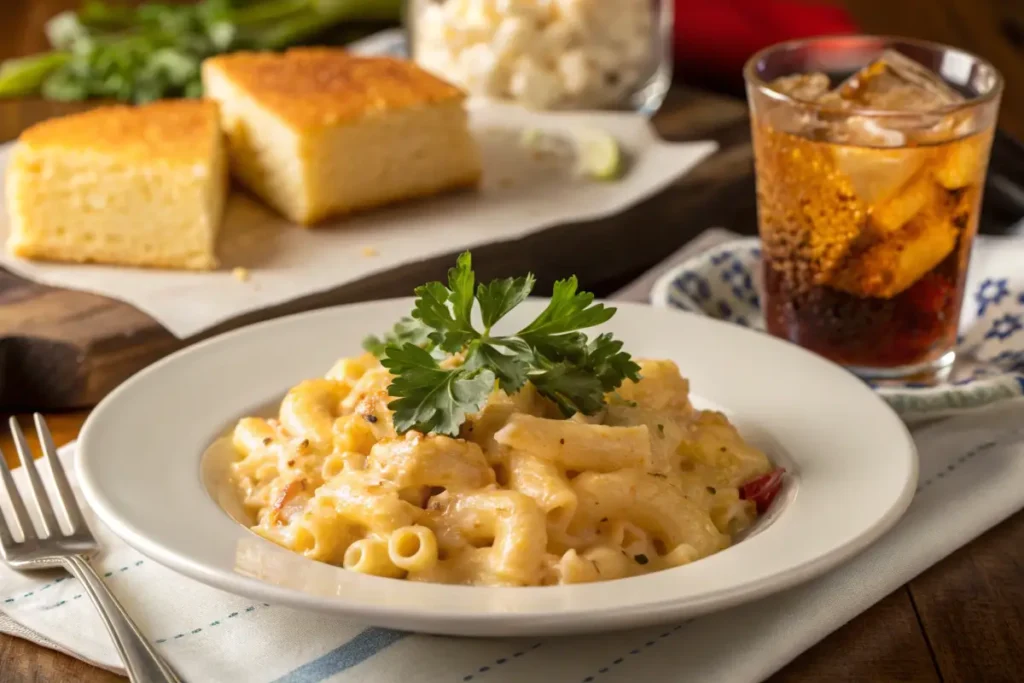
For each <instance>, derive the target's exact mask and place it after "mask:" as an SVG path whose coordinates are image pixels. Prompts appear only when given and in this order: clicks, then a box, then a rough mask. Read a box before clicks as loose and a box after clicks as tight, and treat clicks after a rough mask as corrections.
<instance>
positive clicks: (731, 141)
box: [0, 0, 1024, 683]
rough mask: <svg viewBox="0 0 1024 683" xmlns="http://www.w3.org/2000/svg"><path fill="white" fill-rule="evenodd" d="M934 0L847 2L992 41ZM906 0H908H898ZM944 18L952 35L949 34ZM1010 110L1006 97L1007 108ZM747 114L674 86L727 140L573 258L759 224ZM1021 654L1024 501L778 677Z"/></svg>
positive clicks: (675, 101) (648, 250) (25, 121)
mask: <svg viewBox="0 0 1024 683" xmlns="http://www.w3.org/2000/svg"><path fill="white" fill-rule="evenodd" d="M922 3H924V4H928V5H929V6H928V8H925V9H921V11H922V12H925V13H927V12H928V11H929V10H931V9H934V8H937V7H938V6H939V5H941V6H942V7H944V8H945V9H944V10H943V12H942V13H933V14H931V15H929V19H928V21H925V22H922V24H921V25H922V26H923V27H924V28H923V29H922V31H914V30H913V28H912V27H911V16H912V13H911V12H910V11H909V10H904V9H903V8H904V7H907V6H910V5H914V6H918V5H920V6H921V8H923V7H924V5H922ZM929 3H933V0H917V1H916V2H912V3H908V4H907V5H900V3H895V4H893V3H882V2H853V1H852V0H851V2H849V3H847V4H849V5H851V6H852V7H853V9H854V13H855V14H856V15H857V16H858V18H859V19H861V21H862V22H863V24H864V25H865V26H866V27H867V28H869V29H870V30H874V31H882V30H885V27H886V26H887V24H885V23H884V21H885V18H884V17H885V16H887V15H888V14H889V10H891V13H892V16H893V17H894V20H893V23H894V24H895V25H894V26H893V27H892V28H890V29H889V30H892V31H894V32H902V33H909V34H917V35H923V37H932V38H936V39H945V40H947V41H954V42H957V43H958V44H962V45H964V46H965V47H968V48H974V49H978V44H979V43H981V44H988V43H990V42H991V40H994V39H995V38H994V37H992V36H989V35H988V33H986V31H989V32H991V27H989V28H987V29H979V28H977V27H978V26H979V24H973V25H972V24H971V23H970V22H967V27H965V26H961V25H959V24H956V22H952V21H951V20H948V17H949V16H953V15H951V14H950V13H952V12H954V11H956V10H957V9H958V8H960V7H961V6H963V7H966V4H964V3H961V2H959V1H957V0H942V2H937V1H936V2H934V4H929ZM76 4H77V2H76V0H5V1H4V3H3V5H4V6H3V8H2V9H0V57H6V56H10V55H14V54H27V53H30V52H33V51H35V50H38V49H40V48H41V46H42V40H41V31H40V27H41V25H42V23H43V21H45V19H46V18H47V17H49V16H52V14H54V13H55V12H56V11H59V10H60V9H63V8H66V7H71V6H75V5H76ZM883 5H884V6H885V11H883ZM897 5H899V8H900V11H897V10H896V6H897ZM997 5H999V6H1002V5H1006V6H1009V3H1000V2H993V3H991V6H984V7H983V9H982V10H978V11H980V12H981V15H980V16H981V18H982V19H984V20H985V21H986V22H988V20H989V19H991V18H992V17H994V16H995V15H994V12H995V10H994V9H992V8H993V7H995V6H997ZM972 7H977V5H972ZM985 7H987V9H986V8H985ZM964 11H965V12H966V10H964ZM971 11H972V12H973V11H975V10H971ZM1009 14H1013V12H1012V11H1011V12H1009ZM914 20H915V21H916V15H915V17H914ZM970 26H974V28H970ZM986 26H987V24H986ZM933 29H934V30H933ZM943 31H947V32H948V33H949V34H950V35H948V36H944V34H943V33H942V32H943ZM958 38H959V39H958ZM1003 41H1004V42H1005V37H1004V38H1003ZM1011 48H1012V46H1011ZM997 53H998V57H999V59H998V60H997V63H999V62H1003V63H999V66H1000V68H1001V69H1003V70H1004V72H1008V73H1007V76H1008V80H1011V81H1012V82H1020V81H1019V78H1020V77H1024V70H1015V69H1014V68H1013V65H1012V64H1011V65H1010V66H1009V67H1007V66H1006V65H1005V64H1008V63H1009V60H1010V59H1011V55H1010V54H1009V52H1008V51H1007V49H1006V48H1004V47H1002V46H1000V47H999V48H998V50H997ZM990 56H991V55H990ZM993 59H994V57H993ZM1011 76H1012V78H1011ZM1011 87H1012V85H1011ZM1019 92H1021V91H1019V90H1018V95H1019ZM1019 101H1020V100H1019V99H1017V98H1016V96H1015V97H1014V98H1011V102H1010V104H1011V106H1012V107H1013V109H1014V110H1015V111H1014V113H1013V114H1011V118H1013V122H1012V125H1011V126H1010V127H1011V129H1015V130H1017V131H1021V130H1022V126H1021V124H1024V116H1021V117H1019V118H1018V117H1016V116H1015V115H1016V114H1018V113H1021V114H1024V112H1021V111H1020V110H1019V109H1017V107H1016V104H1015V103H1016V102H1019ZM74 108H76V107H75V106H74V105H72V106H60V107H57V106H54V105H50V104H48V103H42V102H38V101H19V102H0V141H3V140H7V139H10V138H12V137H14V136H16V135H17V134H18V132H20V130H22V129H23V128H24V127H25V126H27V125H29V124H31V123H33V122H34V121H36V120H39V119H42V118H45V117H48V116H52V115H54V114H55V113H62V112H64V111H67V110H69V109H74ZM1006 115H1007V114H1006V112H1005V111H1004V118H1005V117H1006ZM743 118H744V114H743V107H742V105H741V104H739V103H737V102H735V101H731V100H727V99H722V98H716V97H712V96H707V95H700V94H695V93H693V92H689V91H685V90H677V91H675V92H674V93H673V95H672V97H671V98H670V101H669V103H668V105H667V106H666V108H665V111H664V112H663V113H662V114H661V115H660V116H659V120H658V125H659V129H660V130H661V131H662V133H663V134H665V135H668V136H671V137H674V138H680V139H681V138H700V137H703V136H712V137H715V138H716V139H717V140H718V141H719V143H720V144H721V145H722V152H720V153H719V155H717V156H716V158H715V159H713V160H712V161H711V162H709V163H706V164H704V165H703V166H702V167H701V168H700V169H698V171H697V172H695V173H694V174H692V175H691V176H690V177H689V178H687V180H686V181H685V183H684V184H682V185H681V186H680V187H679V188H678V189H677V190H676V192H675V193H673V194H672V196H671V198H669V199H666V198H662V199H660V200H659V201H657V202H651V203H649V205H644V206H643V207H641V208H640V209H639V210H638V216H640V217H644V218H646V219H647V221H648V223H647V225H648V226H650V230H649V231H648V232H651V233H653V234H654V235H655V237H654V238H648V239H646V241H644V239H641V240H639V241H640V242H642V243H643V244H642V245H641V246H642V248H643V249H644V250H645V252H644V253H645V254H646V262H643V263H641V261H637V262H636V263H634V264H632V265H630V266H629V267H623V268H620V269H618V270H617V271H616V274H615V275H614V277H611V278H609V277H607V276H605V274H604V273H603V272H602V270H603V269H602V268H601V266H602V265H603V264H601V263H594V262H592V261H591V262H587V261H586V260H585V259H583V258H581V257H580V256H579V255H577V256H574V255H573V254H571V253H567V254H565V263H564V271H563V272H571V271H575V272H578V273H580V274H581V279H582V280H583V281H584V283H586V284H588V285H589V286H590V287H591V288H592V289H595V290H597V291H598V293H602V294H603V293H608V292H610V291H612V290H613V289H615V288H616V287H618V286H620V285H622V284H624V282H625V281H627V280H628V279H629V278H630V277H632V276H635V275H636V274H638V272H639V270H638V269H637V266H640V265H642V266H643V267H647V266H649V265H652V264H653V263H654V262H655V261H656V260H658V258H660V257H661V256H663V255H665V254H667V253H668V251H669V250H670V249H671V248H672V247H673V246H675V245H678V244H681V243H682V242H684V241H686V240H687V239H690V238H691V237H692V236H694V235H695V234H696V233H697V232H699V231H700V230H702V229H703V228H705V227H707V226H710V225H722V226H724V227H728V228H732V229H734V230H738V231H742V232H750V231H751V229H752V226H753V216H754V197H753V185H752V179H751V175H750V162H751V155H750V147H749V144H748V133H747V130H746V124H745V121H744V120H743ZM609 257H612V256H611V255H609ZM86 415H87V413H86V412H84V411H80V412H69V413H60V414H50V415H47V419H48V420H49V423H50V426H51V429H52V431H53V433H54V437H55V439H56V441H57V443H58V444H62V443H66V442H68V441H70V440H72V439H74V438H75V437H76V435H77V434H78V431H79V429H80V427H81V425H82V422H83V421H84V419H85V417H86ZM4 417H6V416H4ZM26 424H27V423H26ZM0 448H2V449H3V451H4V454H5V456H6V457H7V460H8V462H9V463H13V462H14V459H15V458H14V449H13V447H12V445H11V441H10V437H9V435H8V434H6V425H4V427H3V428H0ZM1022 663H1024V514H1018V515H1017V516H1015V517H1013V518H1011V519H1010V520H1008V521H1007V522H1005V523H1003V524H1002V525H1000V526H998V527H997V528H995V529H994V530H992V531H990V532H988V533H987V534H985V535H984V536H982V537H981V538H980V539H978V540H977V541H975V542H973V543H971V544H969V545H968V546H966V547H965V548H963V549H961V550H960V551H958V552H956V553H954V554H953V555H952V556H951V557H949V558H947V559H946V560H944V561H943V562H941V563H939V564H938V565H936V566H935V567H933V568H932V569H930V570H928V571H927V572H925V573H924V574H923V575H921V576H919V577H918V578H916V579H915V580H913V581H912V582H910V583H909V584H908V585H906V586H904V587H903V588H901V589H900V590H898V591H896V592H895V593H893V594H892V595H890V596H888V597H887V598H885V599H884V600H883V601H882V602H880V603H879V604H877V605H875V606H874V607H873V608H871V609H870V610H868V611H867V612H866V613H864V614H862V615H861V616H859V617H857V618H856V619H854V620H853V621H852V622H850V623H849V624H847V625H846V626H844V627H843V628H841V629H840V630H839V631H837V632H836V633H834V634H832V635H830V636H828V637H827V638H826V639H825V640H824V641H822V642H821V643H820V644H819V645H817V646H816V647H814V648H812V649H811V650H810V651H808V652H807V653H805V654H804V655H802V656H801V657H799V658H798V659H797V660H796V661H795V662H793V663H792V664H790V665H789V666H788V667H786V668H785V669H784V670H783V671H781V672H780V673H779V674H777V675H776V676H774V677H773V678H772V681H773V682H774V683H780V682H786V683H790V682H793V683H795V682H812V681H822V682H824V681H828V682H829V683H832V682H836V683H838V682H841V681H856V682H861V681H908V682H917V681H921V682H924V681H929V682H931V681H936V682H938V681H942V682H945V683H952V682H955V681H964V682H965V683H975V682H977V683H998V682H1001V681H1007V682H1010V681H1020V680H1024V673H1022V672H1021V665H1022ZM681 676H682V674H681ZM123 680H124V679H123V678H120V677H118V676H114V675H112V674H110V673H108V672H105V671H101V670H99V669H95V668H93V667H90V666H88V665H85V664H82V663H81V662H78V661H77V660H74V659H71V658H69V657H66V656H64V655H61V654H58V653H55V652H52V651H50V650H46V649H44V648H40V647H37V646H35V645H32V644H30V643H28V642H26V641H22V640H19V639H16V638H12V637H9V636H3V635H0V681H3V682H4V683H21V682H28V681H38V682H47V681H54V682H56V681H61V682H63V681H82V682H83V683H98V682H100V681H104V682H105V681H123Z"/></svg>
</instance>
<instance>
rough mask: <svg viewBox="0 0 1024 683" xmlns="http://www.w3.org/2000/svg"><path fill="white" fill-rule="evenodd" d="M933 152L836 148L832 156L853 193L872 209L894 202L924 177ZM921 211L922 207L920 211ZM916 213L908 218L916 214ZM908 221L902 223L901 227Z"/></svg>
mask: <svg viewBox="0 0 1024 683" xmlns="http://www.w3.org/2000/svg"><path fill="white" fill-rule="evenodd" d="M930 153H931V152H930V150H928V149H927V148H921V147H908V148H904V149H872V148H870V147H857V146H853V145H834V146H833V147H832V156H833V158H834V159H835V164H836V168H837V169H838V170H839V172H840V173H842V174H843V175H845V176H846V177H847V178H848V179H849V181H850V185H852V186H853V191H854V193H855V194H856V195H857V197H859V198H860V199H861V200H863V201H864V202H865V203H866V204H868V205H869V206H873V205H877V204H880V203H883V202H886V201H888V200H890V199H891V198H892V197H893V196H894V195H896V194H897V193H899V192H900V191H901V190H902V189H903V188H904V186H905V185H907V183H908V181H909V180H910V179H911V178H913V177H914V176H915V175H922V174H920V173H919V172H920V170H921V168H922V167H923V166H924V165H925V163H926V162H927V161H928V157H929V155H930ZM918 208H920V207H918ZM916 212H917V210H916V209H915V210H914V211H913V212H911V214H910V215H907V216H906V217H905V218H906V219H909V218H911V217H912V216H913V214H914V213H916ZM903 222H905V221H900V222H899V223H898V224H897V225H896V226H895V227H899V225H902V224H903Z"/></svg>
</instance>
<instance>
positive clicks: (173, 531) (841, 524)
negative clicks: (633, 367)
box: [77, 299, 917, 636]
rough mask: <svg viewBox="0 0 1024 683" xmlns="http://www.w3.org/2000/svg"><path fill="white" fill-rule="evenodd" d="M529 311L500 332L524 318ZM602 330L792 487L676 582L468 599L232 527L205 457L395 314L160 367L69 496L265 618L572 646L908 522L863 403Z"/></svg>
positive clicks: (666, 317)
mask: <svg viewBox="0 0 1024 683" xmlns="http://www.w3.org/2000/svg"><path fill="white" fill-rule="evenodd" d="M543 305H544V302H542V301H529V302H527V303H526V304H524V305H523V306H520V307H519V308H517V309H516V310H515V311H514V312H513V314H512V315H511V316H510V318H512V320H511V321H510V323H512V324H514V323H515V322H518V321H520V320H522V319H523V318H524V316H530V317H531V318H532V317H533V316H535V315H536V314H537V313H539V311H540V308H541V307H542V306H543ZM618 308H619V311H618V314H617V315H616V316H615V317H614V318H613V319H612V321H611V322H610V323H609V324H607V325H605V326H604V327H603V329H605V330H607V331H610V332H613V333H614V334H615V335H616V336H618V337H619V338H620V339H622V340H623V341H624V342H625V344H626V348H627V349H628V350H630V351H631V352H632V353H633V354H634V355H636V356H646V357H665V358H671V359H673V360H675V361H677V362H678V363H679V365H680V367H681V369H682V371H683V374H684V375H686V376H688V377H689V378H690V380H691V387H692V390H693V392H694V395H695V396H696V397H697V403H698V404H700V403H704V404H705V405H707V404H710V405H716V406H722V407H723V408H724V409H725V410H726V411H727V412H728V413H729V415H730V417H731V418H732V419H733V420H734V421H735V422H736V424H737V426H738V427H739V428H740V429H741V431H742V432H743V433H744V435H745V436H746V437H747V438H748V439H751V440H752V441H754V442H755V443H757V444H758V445H760V446H762V447H763V448H765V449H766V450H768V451H769V454H770V456H771V457H772V458H773V459H774V460H776V462H779V463H780V464H783V465H785V466H786V467H787V468H788V469H789V471H790V472H791V473H792V474H791V476H790V477H789V479H788V482H787V485H786V487H785V489H784V494H783V495H782V496H781V497H780V499H779V500H777V501H776V506H777V509H776V510H775V513H774V514H772V515H770V516H769V517H770V519H769V520H768V521H769V523H768V524H767V525H764V526H762V528H760V529H759V531H758V533H755V534H751V535H750V536H749V537H748V538H747V539H745V540H743V541H741V542H740V543H738V544H737V545H735V546H734V547H732V548H729V549H728V550H725V551H723V552H721V553H719V554H717V555H713V556H711V557H709V558H706V559H704V560H701V561H699V562H695V563H693V564H691V565H687V566H684V567H679V568H676V569H671V570H667V571H662V572H656V573H652V574H649V575H646V576H642V577H636V578H630V579H624V580H621V581H618V582H615V583H614V584H607V583H595V584H584V585H573V586H557V587H543V588H484V587H469V586H446V585H437V584H427V583H416V582H405V581H398V580H394V579H384V578H378V577H374V576H366V575H363V574H358V573H354V572H347V571H345V570H343V569H339V568H337V567H333V566H330V565H326V564H322V563H318V562H314V561H311V560H307V559H306V558H304V557H302V556H300V555H295V554H293V553H291V552H289V551H286V550H283V549H281V548H279V547H277V546H275V545H273V544H272V543H270V542H268V541H265V540H263V539H262V538H260V537H258V536H256V535H255V534H253V533H252V532H250V531H249V530H247V529H245V528H244V527H243V526H241V525H239V524H238V523H236V522H235V521H234V520H233V519H231V518H230V517H229V516H228V515H227V514H226V513H225V512H224V510H223V509H222V508H221V507H220V506H218V504H217V503H216V502H214V499H213V496H212V495H211V493H210V492H209V491H208V489H207V488H206V486H204V482H203V479H202V477H201V463H202V454H203V452H204V449H206V448H207V446H208V445H209V444H210V443H211V442H212V441H214V440H215V439H216V438H217V437H218V436H219V435H221V434H223V433H224V432H225V430H226V429H228V428H229V427H230V426H231V425H232V424H233V423H234V421H235V420H237V419H238V418H239V417H242V416H244V415H246V414H250V413H251V412H253V411H259V410H261V409H262V408H264V407H265V406H267V405H269V404H270V403H271V402H273V401H277V400H280V398H281V396H282V395H283V394H284V392H285V391H286V390H287V389H288V388H289V387H291V386H292V385H294V384H296V383H297V382H299V381H300V380H302V379H304V378H308V377H314V376H320V375H322V374H323V373H324V372H326V370H327V368H329V367H330V366H331V364H332V363H333V362H334V361H335V360H336V359H337V358H338V357H340V356H344V355H351V354H354V353H357V352H358V351H359V344H360V341H361V339H362V338H363V336H364V335H365V334H367V333H370V332H380V331H383V330H386V329H388V328H389V327H390V325H391V324H392V323H393V322H394V321H395V320H397V319H398V318H399V317H401V316H402V315H404V314H406V313H407V312H408V311H409V310H410V309H411V300H409V299H401V300H392V301H381V302H374V303H366V304H358V305H353V306H343V307H338V308H331V309H325V310H320V311H315V312H312V313H306V314H302V315H297V316H292V317H288V318H283V319H279V320H275V321H272V322H268V323H263V324H260V325H255V326H252V327H248V328H245V329H242V330H239V331H236V332H232V333H229V334H226V335H223V336H221V337H217V338H214V339H211V340H209V341H207V342H204V343H202V344H198V345H196V346H193V347H191V348H188V349H185V350H183V351H181V352H179V353H176V354H174V355H172V356H170V357H169V358H167V359H165V360H163V361H161V362H159V363H157V364H155V365H153V366H152V367H150V368H149V369H147V370H145V371H143V372H141V373H139V374H138V375H136V376H135V377H134V378H132V379H131V380H129V381H128V382H126V383H125V384H124V385H123V386H121V387H120V388H119V389H117V390H116V391H115V392H113V393H112V394H110V396H108V397H107V398H106V399H105V400H104V401H103V402H102V403H101V404H100V405H99V406H98V407H97V408H96V410H95V411H93V413H92V415H91V416H90V417H89V420H88V421H87V422H86V424H85V427H84V428H83V431H82V436H81V440H80V442H79V451H78V458H77V468H78V478H79V481H80V482H81V486H82V490H83V491H84V493H85V496H86V498H87V500H88V502H89V504H90V505H91V506H92V508H93V509H94V510H95V512H96V513H97V514H98V515H99V517H100V518H101V519H102V520H103V521H104V522H105V523H106V524H108V525H109V526H110V527H111V529H113V531H114V532H115V533H117V534H118V535H119V536H121V537H122V538H124V540H125V541H127V542H128V543H129V544H130V545H132V546H134V547H135V548H137V549H138V550H139V551H140V552H142V553H144V554H146V555H148V556H149V557H151V558H153V559H154V560H156V561H157V562H160V563H162V564H165V565H167V566H168V567H171V568H172V569H175V570H177V571H179V572H181V573H183V574H186V575H188V576H191V577H193V578H195V579H198V580H199V581H202V582H204V583H208V584H210V585H213V586H216V587H219V588H222V589H224V590H227V591H231V592H233V593H238V594H241V595H247V596H250V597H252V598H255V599H259V600H263V601H266V602H270V603H275V604H280V605H288V606H291V607H296V608H300V609H311V610H319V611H325V612H334V613H338V614H343V615H347V616H350V617H353V618H356V619H359V620H362V621H365V622H366V623H368V624H371V625H375V626H384V627H390V628H398V629H405V630H412V631H425V632H431V633H444V634H456V635H476V636H513V635H527V634H529V635H540V634H560V633H575V632H587V631H599V630H612V629H618V628H628V627H636V626H640V625H644V624H650V623H656V622H661V621H667V620H672V619H680V618H685V617H691V616H695V615H698V614H702V613H706V612H710V611H713V610H718V609H722V608H725V607H729V606H732V605H735V604H738V603H741V602H745V601H748V600H753V599H755V598H759V597H763V596H765V595H768V594H770V593H774V592H776V591H779V590H782V589H784V588H787V587H790V586H793V585H795V584H798V583H800V582H802V581H806V580H808V579H810V578H812V577H814V576H817V575H819V574H821V573H823V572H825V571H826V570H828V569H829V568H831V567H834V566H836V565H838V564H840V563H841V562H843V561H844V560H846V559H848V558H849V557H851V556H853V555H854V554H855V553H857V552H858V551H860V550H862V549H864V548H865V547H866V546H867V545H868V544H870V543H871V542H872V541H874V540H875V539H877V538H878V537H879V536H880V535H881V534H882V533H884V532H885V531H886V530H887V529H889V528H890V527H891V526H892V525H893V524H895V523H896V521H897V520H898V519H899V517H900V515H901V514H902V513H903V511H904V510H905V509H906V507H907V505H909V503H910V500H911V497H912V495H913V491H914V487H915V485H916V481H917V455H916V453H915V450H914V445H913V441H912V440H911V438H910V434H909V433H908V432H907V430H906V428H905V427H904V425H903V424H902V423H901V422H900V420H899V418H898V417H897V416H896V415H895V413H893V412H892V410H890V409H889V408H888V406H886V404H885V403H884V402H883V401H882V400H881V399H879V398H878V397H877V396H876V395H875V394H874V393H873V392H872V391H871V390H870V389H868V388H867V387H866V386H865V385H864V384H862V383H861V382H859V381H858V380H856V379H855V378H854V377H853V376H852V375H850V374H848V373H847V372H846V371H845V370H842V369H840V368H839V367H838V366H835V365H832V364H830V363H828V362H826V361H823V360H821V359H819V358H817V357H816V356H814V355H812V354H810V353H807V352H805V351H803V350H801V349H799V348H797V347H796V346H793V345H791V344H786V343H784V342H781V341H779V340H776V339H773V338H771V337H768V336H767V335H763V334H757V333H755V332H751V331H749V330H745V329H742V328H740V327H737V326H735V325H728V324H725V323H721V322H717V321H715V320H711V319H709V318H706V317H702V316H698V315H692V314H687V313H676V312H669V311H665V310H658V309H655V308H650V307H647V306H639V305H626V304H618Z"/></svg>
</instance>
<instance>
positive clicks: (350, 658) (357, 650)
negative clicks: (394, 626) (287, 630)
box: [274, 628, 409, 683]
mask: <svg viewBox="0 0 1024 683" xmlns="http://www.w3.org/2000/svg"><path fill="white" fill-rule="evenodd" d="M407 635H409V634H408V633H405V632H404V631H392V630H391V629H387V628H368V629H366V630H365V631H363V632H362V633H360V634H359V635H357V636H356V637H355V638H353V639H352V640H350V641H348V642H347V643H345V644H343V645H340V646H338V647H336V648H334V649H333V650H331V651H330V652H328V653H327V654H325V655H323V656H322V657H319V658H317V659H314V660H313V661H311V662H307V663H305V664H303V665H302V666H300V667H299V668H297V669H295V670H294V671H291V672H289V673H286V674H285V675H284V676H281V677H280V678H278V679H277V680H276V681H274V683H320V681H325V680H327V679H328V678H330V677H331V676H333V675H334V674H336V673H338V672H340V671H344V670H345V669H350V668H352V667H353V666H355V665H356V664H359V663H360V662H363V661H365V660H367V659H369V658H370V657H373V656H374V655H375V654H377V653H378V652H380V651H381V650H384V649H385V648H387V647H389V646H391V645H394V644H395V643H397V642H398V641H399V640H401V639H402V638H405V637H406V636H407Z"/></svg>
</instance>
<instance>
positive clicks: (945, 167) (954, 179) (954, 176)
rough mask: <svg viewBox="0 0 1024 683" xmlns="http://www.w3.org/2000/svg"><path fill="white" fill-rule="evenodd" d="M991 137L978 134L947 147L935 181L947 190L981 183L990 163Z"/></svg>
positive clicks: (936, 171)
mask: <svg viewBox="0 0 1024 683" xmlns="http://www.w3.org/2000/svg"><path fill="white" fill-rule="evenodd" d="M990 144H991V135H986V134H978V135H972V136H971V137H969V138H964V139H963V140H958V141H957V142H953V143H950V144H949V145H947V146H946V148H945V152H944V153H943V155H942V157H940V164H939V166H938V167H937V168H936V169H935V179H936V180H937V181H939V184H940V185H942V186H943V187H944V188H946V189H947V190H958V189H960V188H962V187H967V186H968V185H970V184H971V183H979V184H980V183H981V179H982V178H983V177H984V174H985V164H986V163H987V161H988V148H989V145H990Z"/></svg>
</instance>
